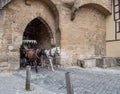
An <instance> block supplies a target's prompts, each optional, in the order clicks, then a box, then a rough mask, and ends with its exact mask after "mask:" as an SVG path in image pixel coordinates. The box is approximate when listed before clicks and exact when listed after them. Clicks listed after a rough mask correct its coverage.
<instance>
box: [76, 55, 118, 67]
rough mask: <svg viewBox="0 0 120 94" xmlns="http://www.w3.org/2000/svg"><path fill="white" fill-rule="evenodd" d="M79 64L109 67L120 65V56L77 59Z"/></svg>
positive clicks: (81, 65) (82, 65)
mask: <svg viewBox="0 0 120 94" xmlns="http://www.w3.org/2000/svg"><path fill="white" fill-rule="evenodd" d="M77 65H78V66H80V67H83V68H92V67H101V68H108V67H114V66H118V65H120V58H119V59H118V58H113V57H101V58H87V59H82V60H79V59H78V60H77Z"/></svg>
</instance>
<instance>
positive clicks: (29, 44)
mask: <svg viewBox="0 0 120 94" xmlns="http://www.w3.org/2000/svg"><path fill="white" fill-rule="evenodd" d="M36 46H37V41H36V40H23V42H22V45H21V47H20V67H21V68H22V67H25V66H26V65H28V58H27V56H26V49H25V48H24V47H27V48H28V49H32V50H34V49H35V48H36Z"/></svg>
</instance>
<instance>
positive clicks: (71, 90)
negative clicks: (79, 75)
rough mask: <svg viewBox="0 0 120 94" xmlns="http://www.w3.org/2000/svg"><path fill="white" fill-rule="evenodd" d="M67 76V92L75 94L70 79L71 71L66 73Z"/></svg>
mask: <svg viewBox="0 0 120 94" xmlns="http://www.w3.org/2000/svg"><path fill="white" fill-rule="evenodd" d="M65 78H66V87H67V94H74V91H73V86H72V84H71V81H70V73H69V72H66V73H65Z"/></svg>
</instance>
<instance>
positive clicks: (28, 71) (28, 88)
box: [25, 66, 31, 90]
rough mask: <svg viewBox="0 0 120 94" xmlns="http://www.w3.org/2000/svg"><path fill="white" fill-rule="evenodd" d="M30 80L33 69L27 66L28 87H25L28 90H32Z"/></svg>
mask: <svg viewBox="0 0 120 94" xmlns="http://www.w3.org/2000/svg"><path fill="white" fill-rule="evenodd" d="M30 78H31V67H30V66H27V67H26V86H25V89H26V90H31V89H30Z"/></svg>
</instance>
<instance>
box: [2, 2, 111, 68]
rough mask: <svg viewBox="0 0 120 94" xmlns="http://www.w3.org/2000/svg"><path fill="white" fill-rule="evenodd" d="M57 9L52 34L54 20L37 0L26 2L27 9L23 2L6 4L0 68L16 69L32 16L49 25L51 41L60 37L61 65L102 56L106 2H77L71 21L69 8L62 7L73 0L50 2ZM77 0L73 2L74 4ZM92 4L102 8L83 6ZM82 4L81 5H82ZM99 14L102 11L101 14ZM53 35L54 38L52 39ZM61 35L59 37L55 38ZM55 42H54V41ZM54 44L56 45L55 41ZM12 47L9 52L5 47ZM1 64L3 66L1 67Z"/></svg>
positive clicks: (108, 9) (109, 4) (108, 3)
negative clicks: (58, 24)
mask: <svg viewBox="0 0 120 94" xmlns="http://www.w3.org/2000/svg"><path fill="white" fill-rule="evenodd" d="M52 1H53V2H54V4H55V5H56V6H57V8H58V10H59V14H60V15H59V16H60V30H61V32H59V33H56V32H55V29H56V28H55V21H54V17H53V15H52V14H51V12H50V10H49V8H48V7H47V6H46V5H45V4H44V3H42V2H40V0H30V2H29V3H30V4H31V6H28V5H25V3H24V0H14V1H12V2H11V3H10V4H8V5H7V6H6V7H5V8H4V9H3V11H4V12H2V13H1V15H2V16H0V21H1V22H2V24H1V23H0V27H1V28H0V51H1V54H0V57H1V59H0V60H1V62H0V65H1V66H2V65H3V66H5V65H6V68H8V69H11V70H13V69H18V68H19V55H20V54H19V48H20V45H21V43H22V37H23V32H24V30H25V28H26V26H27V24H28V23H29V22H30V21H32V20H33V19H35V18H36V17H41V18H43V19H44V20H45V21H46V22H47V23H48V25H49V26H50V28H51V30H52V33H53V36H54V42H55V41H56V39H55V38H56V37H57V36H61V38H60V37H59V38H57V39H61V64H62V65H67V66H68V65H75V64H76V63H77V59H83V58H90V57H95V56H105V55H106V43H105V39H106V38H105V37H106V16H107V15H108V14H105V12H104V11H106V10H107V11H109V13H110V12H111V1H110V0H80V1H79V3H78V5H76V7H78V11H77V15H76V18H75V19H74V20H73V21H71V20H70V16H71V9H70V8H67V7H65V6H64V5H63V3H70V2H73V1H74V0H52ZM77 1H78V0H76V2H77ZM90 3H94V4H97V5H100V6H101V7H100V8H102V9H105V10H99V9H98V8H99V7H98V8H96V7H91V6H87V4H90ZM84 5H85V6H84ZM102 11H103V12H102ZM56 34H57V36H56ZM59 34H61V35H59ZM57 41H58V40H57ZM55 43H56V42H55ZM9 45H13V46H14V49H13V51H9V50H8V46H9ZM4 64H5V65H4Z"/></svg>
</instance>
